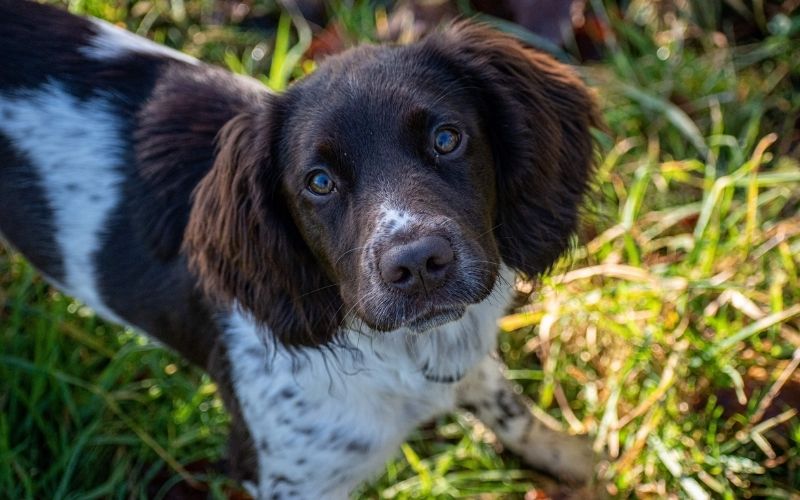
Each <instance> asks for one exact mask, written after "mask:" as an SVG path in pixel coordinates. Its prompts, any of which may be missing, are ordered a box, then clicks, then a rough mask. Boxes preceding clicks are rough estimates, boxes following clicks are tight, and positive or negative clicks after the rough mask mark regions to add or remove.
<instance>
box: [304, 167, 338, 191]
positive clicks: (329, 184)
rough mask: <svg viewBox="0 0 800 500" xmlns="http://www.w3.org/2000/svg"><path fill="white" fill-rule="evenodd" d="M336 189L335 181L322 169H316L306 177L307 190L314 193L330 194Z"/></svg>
mask: <svg viewBox="0 0 800 500" xmlns="http://www.w3.org/2000/svg"><path fill="white" fill-rule="evenodd" d="M334 189H336V183H335V182H333V179H331V176H330V175H328V174H327V173H325V172H323V171H322V170H316V171H314V172H312V174H311V175H310V176H309V178H308V190H309V191H311V192H312V193H314V194H318V195H321V196H322V195H326V194H331V193H332V192H333V190H334Z"/></svg>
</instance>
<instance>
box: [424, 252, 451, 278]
mask: <svg viewBox="0 0 800 500" xmlns="http://www.w3.org/2000/svg"><path fill="white" fill-rule="evenodd" d="M449 263H450V261H449V260H444V259H441V258H439V257H436V256H434V257H431V258H430V259H428V262H426V263H425V268H426V269H427V270H428V272H429V273H434V274H435V273H438V272H440V271H442V270H444V269H445V268H446V267H447V264H449Z"/></svg>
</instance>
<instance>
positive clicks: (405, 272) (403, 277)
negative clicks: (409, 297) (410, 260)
mask: <svg viewBox="0 0 800 500" xmlns="http://www.w3.org/2000/svg"><path fill="white" fill-rule="evenodd" d="M395 275H396V276H397V277H396V278H395V279H394V281H392V283H396V284H398V285H403V284H405V283H408V282H409V281H410V280H411V270H410V269H408V268H407V267H400V268H398V269H397V270H396V272H395Z"/></svg>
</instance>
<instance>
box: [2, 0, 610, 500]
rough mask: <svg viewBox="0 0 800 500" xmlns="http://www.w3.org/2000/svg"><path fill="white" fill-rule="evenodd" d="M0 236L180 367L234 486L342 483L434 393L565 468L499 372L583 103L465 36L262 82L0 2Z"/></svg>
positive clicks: (572, 181)
mask: <svg viewBox="0 0 800 500" xmlns="http://www.w3.org/2000/svg"><path fill="white" fill-rule="evenodd" d="M0 47H3V57H2V60H0V232H2V234H3V236H4V238H5V239H6V240H7V241H8V242H9V243H10V244H11V245H13V247H14V248H16V249H17V250H18V251H20V252H22V253H23V254H24V255H25V256H27V258H28V259H29V260H30V262H32V263H33V264H34V265H35V266H36V267H37V268H38V269H39V270H40V271H41V272H42V274H43V275H45V276H46V277H47V279H48V280H49V281H50V282H52V283H53V284H54V285H55V286H57V287H58V288H60V289H61V290H63V291H64V292H66V293H69V294H71V295H73V296H75V297H77V298H78V299H80V300H81V301H83V302H85V303H86V304H88V305H89V306H91V307H92V308H94V309H95V310H96V311H97V312H98V314H100V315H101V316H103V317H105V318H108V319H109V320H112V321H116V322H118V323H121V324H125V325H130V326H132V327H134V328H136V329H137V330H139V331H141V332H144V333H146V334H147V335H149V336H151V337H153V338H155V339H158V340H159V341H161V342H163V343H164V344H166V345H168V346H170V347H171V348H173V349H175V350H176V351H178V352H180V353H181V354H182V355H183V356H185V357H186V358H187V359H189V360H191V361H192V362H194V363H196V364H197V365H199V366H201V367H204V368H205V369H206V370H208V372H209V373H210V374H211V375H212V377H213V378H214V379H215V380H216V381H217V382H218V384H219V387H220V389H221V391H222V396H223V398H224V400H225V403H226V405H227V407H228V409H229V411H230V412H231V414H232V429H231V448H230V463H231V470H232V473H233V474H234V475H235V476H236V477H237V478H238V479H241V480H246V481H251V482H252V484H253V485H254V490H255V491H256V492H257V495H258V496H259V497H269V498H284V497H287V498H288V497H302V498H319V497H320V496H324V497H325V498H345V497H346V496H347V495H348V493H349V492H350V491H352V490H353V489H354V488H355V487H356V486H357V485H358V484H359V482H361V481H363V480H365V479H368V478H369V477H370V476H371V475H372V474H374V473H375V472H376V471H378V470H380V468H381V467H382V466H383V464H384V462H385V461H386V460H387V458H389V457H390V456H391V455H392V453H393V452H394V451H395V450H396V449H397V447H398V446H399V444H400V443H401V442H402V441H403V439H404V438H405V436H406V435H407V434H408V432H409V431H411V430H412V429H413V428H414V427H415V426H417V425H418V424H419V423H421V422H423V421H425V420H428V419H430V418H431V417H433V416H435V415H437V414H441V413H443V412H448V411H451V410H453V409H455V408H456V407H461V408H466V409H468V410H469V411H471V412H473V413H474V414H475V415H476V416H477V417H478V418H479V419H481V420H482V421H483V422H485V423H486V424H487V425H488V426H489V427H490V428H491V429H493V430H494V432H495V433H496V434H497V436H498V438H499V439H500V440H501V441H502V442H503V443H504V444H505V445H506V447H508V448H509V449H511V450H513V451H514V452H516V453H518V454H519V455H520V456H522V457H523V458H524V459H525V460H526V461H527V462H529V463H530V464H531V465H533V466H535V467H538V468H542V469H545V470H547V471H550V472H551V473H554V474H556V475H558V476H561V477H567V478H574V479H585V478H587V477H588V475H589V474H590V473H591V465H592V456H591V452H590V451H589V450H588V448H587V447H586V446H585V445H584V444H583V443H582V441H580V440H579V439H577V438H572V437H569V436H565V435H561V434H559V433H555V432H553V431H551V430H548V429H546V428H545V427H543V426H542V425H541V424H540V423H538V422H537V421H536V420H534V419H533V418H532V417H531V414H530V412H529V408H528V405H527V403H526V402H525V401H524V400H523V399H521V398H520V397H519V396H518V395H516V394H515V392H514V390H513V388H512V386H511V385H510V384H509V383H508V382H507V381H506V380H505V379H504V377H503V376H502V366H501V363H500V362H499V361H498V360H497V358H496V357H495V355H494V350H495V336H496V326H495V325H496V320H497V319H498V318H499V317H500V316H501V315H502V314H504V312H505V310H506V308H507V307H508V305H509V303H510V302H511V298H512V292H513V286H512V284H513V282H514V279H515V275H516V273H524V274H525V275H528V276H535V275H537V274H540V273H542V272H544V271H546V270H547V269H548V267H549V266H550V265H551V264H552V263H553V262H554V260H555V259H556V258H557V257H558V256H559V255H560V254H561V253H562V252H563V251H564V249H565V248H566V247H567V242H568V239H569V237H570V235H571V233H572V232H573V230H574V229H575V226H576V223H577V213H578V209H579V205H580V203H581V200H582V197H583V194H584V192H585V190H586V188H587V183H588V181H589V178H590V176H591V173H592V140H591V137H590V133H589V128H590V126H591V125H592V124H593V122H594V119H595V108H594V105H593V102H592V99H591V97H590V95H589V92H588V91H587V89H586V88H585V87H584V85H583V84H582V83H581V82H580V80H579V79H578V78H577V77H576V76H575V74H574V73H573V71H572V70H571V69H570V68H568V67H566V66H564V65H562V64H559V63H557V62H556V61H554V60H553V59H551V58H550V57H548V56H546V55H544V54H541V53H538V52H536V51H534V50H531V49H528V48H525V47H523V46H522V45H521V44H520V43H518V42H517V41H516V40H515V39H513V38H511V37H509V36H506V35H503V34H500V33H498V32H495V31H493V30H491V29H489V28H487V27H484V26H480V25H475V24H470V23H457V24H454V25H451V26H449V27H448V28H446V29H444V30H442V31H440V32H437V33H435V34H432V35H430V36H428V37H427V38H425V39H424V40H423V41H421V42H419V43H416V44H413V45H409V46H402V47H389V46H363V47H359V48H357V49H353V50H350V51H348V52H345V53H343V54H341V55H339V56H335V57H332V58H330V59H329V60H327V61H326V62H325V63H324V64H322V65H321V66H320V68H319V69H318V70H317V71H316V72H314V74H312V75H311V76H309V77H307V78H305V79H303V80H301V81H299V82H298V83H296V84H295V85H294V86H292V87H291V88H290V89H289V90H288V91H286V92H285V93H282V94H275V93H272V92H270V91H268V90H267V89H266V88H264V87H263V86H261V85H260V84H258V83H257V82H255V81H253V80H250V79H247V78H243V77H238V76H234V75H232V74H230V73H228V72H226V71H223V70H221V69H218V68H215V67H211V66H208V65H205V64H203V63H201V62H200V61H197V60H195V59H193V58H191V57H188V56H186V55H183V54H181V53H179V52H175V51H172V50H169V49H166V48H164V47H161V46H159V45H156V44H154V43H151V42H149V41H147V40H145V39H143V38H139V37H136V36H134V35H132V34H130V33H127V32H125V31H122V30H120V29H118V28H115V27H113V26H111V25H109V24H106V23H104V22H101V21H97V20H91V19H83V18H80V17H76V16H72V15H70V14H68V13H66V12H63V11H60V10H58V9H55V8H52V7H47V6H43V5H39V4H35V3H28V2H25V1H22V0H0Z"/></svg>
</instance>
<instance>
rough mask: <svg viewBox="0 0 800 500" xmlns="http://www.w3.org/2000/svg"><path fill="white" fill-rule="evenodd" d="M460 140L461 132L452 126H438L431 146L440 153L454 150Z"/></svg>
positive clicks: (444, 153) (443, 153)
mask: <svg viewBox="0 0 800 500" xmlns="http://www.w3.org/2000/svg"><path fill="white" fill-rule="evenodd" d="M460 142H461V134H459V133H458V130H456V129H454V128H453V127H440V128H438V129H436V132H434V135H433V148H434V149H435V150H436V152H437V153H439V154H442V155H446V154H448V153H452V152H453V151H455V149H456V148H457V147H458V144H459V143H460Z"/></svg>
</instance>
